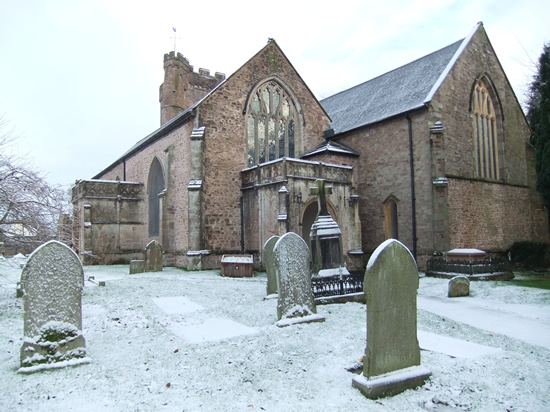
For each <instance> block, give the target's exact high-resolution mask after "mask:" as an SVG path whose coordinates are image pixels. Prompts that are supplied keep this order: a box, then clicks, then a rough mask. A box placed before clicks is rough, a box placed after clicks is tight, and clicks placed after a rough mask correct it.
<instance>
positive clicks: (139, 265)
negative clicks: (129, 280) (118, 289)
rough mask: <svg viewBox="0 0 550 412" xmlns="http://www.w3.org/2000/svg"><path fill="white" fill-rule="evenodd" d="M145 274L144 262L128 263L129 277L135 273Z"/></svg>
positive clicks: (132, 261) (134, 261)
mask: <svg viewBox="0 0 550 412" xmlns="http://www.w3.org/2000/svg"><path fill="white" fill-rule="evenodd" d="M143 272H145V261H144V260H131V261H130V275H134V274H136V273H143Z"/></svg>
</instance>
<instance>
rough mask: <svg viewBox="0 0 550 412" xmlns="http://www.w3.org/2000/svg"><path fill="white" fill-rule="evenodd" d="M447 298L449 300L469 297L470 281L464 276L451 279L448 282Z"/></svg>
mask: <svg viewBox="0 0 550 412" xmlns="http://www.w3.org/2000/svg"><path fill="white" fill-rule="evenodd" d="M447 296H448V297H450V298H457V297H461V296H470V280H469V279H468V278H467V277H466V276H455V277H454V278H452V279H451V280H450V281H449V291H448V293H447Z"/></svg>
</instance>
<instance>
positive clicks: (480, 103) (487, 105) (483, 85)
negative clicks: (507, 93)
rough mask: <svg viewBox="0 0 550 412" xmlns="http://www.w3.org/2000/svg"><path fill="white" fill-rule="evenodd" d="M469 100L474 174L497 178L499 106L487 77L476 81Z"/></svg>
mask: <svg viewBox="0 0 550 412" xmlns="http://www.w3.org/2000/svg"><path fill="white" fill-rule="evenodd" d="M471 102H472V103H471V111H472V120H473V132H474V136H473V137H474V158H475V171H476V176H477V177H482V178H485V179H492V180H499V179H500V169H501V167H502V159H501V158H500V156H499V152H500V151H499V146H500V139H499V128H498V120H499V112H498V111H497V110H498V107H499V106H498V101H497V99H496V96H495V94H494V93H492V89H491V88H490V83H489V81H488V79H486V78H481V79H479V80H478V81H477V82H476V84H475V86H474V89H473V92H472V99H471ZM495 109H497V110H495Z"/></svg>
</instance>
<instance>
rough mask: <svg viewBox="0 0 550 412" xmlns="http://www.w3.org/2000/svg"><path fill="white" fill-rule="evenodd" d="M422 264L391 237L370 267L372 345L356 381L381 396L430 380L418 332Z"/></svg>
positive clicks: (369, 333) (367, 282)
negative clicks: (417, 263)
mask: <svg viewBox="0 0 550 412" xmlns="http://www.w3.org/2000/svg"><path fill="white" fill-rule="evenodd" d="M417 289H418V269H417V267H416V262H415V260H414V258H413V256H412V255H411V253H410V252H409V250H408V249H407V248H406V247H405V246H404V245H403V244H402V243H401V242H399V241H397V240H395V239H389V240H387V241H385V242H384V243H382V244H381V245H380V246H378V248H377V249H376V250H375V251H374V253H373V255H372V256H371V258H370V260H369V263H368V265H367V270H366V272H365V281H364V291H365V296H366V301H367V346H366V349H365V356H364V358H363V374H362V375H360V376H357V377H355V378H354V379H353V381H352V384H353V386H355V387H356V388H358V389H359V390H360V391H361V392H363V394H364V395H365V396H367V397H368V398H371V399H376V398H380V397H384V396H391V395H396V394H398V393H400V392H403V391H404V390H407V389H411V388H416V387H417V386H421V385H423V384H424V382H425V380H426V379H427V378H428V377H429V376H430V375H431V372H430V371H429V370H428V369H427V368H425V367H423V366H421V365H420V347H419V346H418V338H417V333H416V326H417V322H416V294H417Z"/></svg>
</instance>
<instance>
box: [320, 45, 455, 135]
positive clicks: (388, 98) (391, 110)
mask: <svg viewBox="0 0 550 412" xmlns="http://www.w3.org/2000/svg"><path fill="white" fill-rule="evenodd" d="M464 42H465V41H464V39H463V40H460V41H457V42H456V43H453V44H451V45H450V46H447V47H445V48H443V49H441V50H438V51H436V52H434V53H431V54H429V55H427V56H424V57H422V58H420V59H418V60H416V61H414V62H412V63H409V64H407V65H405V66H402V67H399V68H398V69H395V70H393V71H391V72H388V73H386V74H383V75H381V76H379V77H376V78H374V79H372V80H369V81H367V82H365V83H362V84H359V85H357V86H355V87H352V88H351V89H348V90H344V91H343V92H340V93H338V94H335V95H334V96H331V97H327V98H326V99H324V100H321V105H322V106H323V107H324V109H325V110H326V111H327V113H328V114H329V116H330V117H331V119H332V128H333V129H334V132H335V133H336V134H338V133H343V132H347V131H349V130H352V129H355V128H357V127H361V126H365V125H368V124H372V123H376V122H378V121H381V120H384V119H387V118H389V117H392V116H395V115H398V114H401V113H405V112H408V111H410V110H414V109H417V108H420V107H422V106H423V105H424V104H425V103H427V102H428V101H429V100H430V99H431V98H432V96H433V93H434V92H435V88H436V87H439V85H440V84H441V81H442V76H443V75H446V74H447V72H448V70H449V68H450V67H449V66H450V65H452V64H453V63H454V61H455V60H456V57H457V55H458V54H459V53H460V52H461V51H462V48H461V47H460V46H461V45H462V44H463V43H464ZM459 49H460V50H459Z"/></svg>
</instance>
